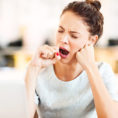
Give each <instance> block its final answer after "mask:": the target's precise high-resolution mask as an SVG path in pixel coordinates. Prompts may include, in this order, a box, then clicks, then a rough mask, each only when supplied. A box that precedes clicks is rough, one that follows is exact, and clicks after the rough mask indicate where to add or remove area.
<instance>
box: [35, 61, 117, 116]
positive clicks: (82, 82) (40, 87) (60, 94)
mask: <svg viewBox="0 0 118 118" xmlns="http://www.w3.org/2000/svg"><path fill="white" fill-rule="evenodd" d="M97 65H98V68H99V72H100V74H101V77H102V79H103V81H104V84H105V86H106V88H107V89H108V91H109V93H110V95H111V96H112V98H113V100H116V101H118V93H117V92H118V88H117V86H116V82H115V76H114V73H113V72H112V69H111V67H110V66H109V65H108V64H106V63H102V62H101V63H98V64H97ZM36 93H37V95H38V96H35V102H36V104H38V109H37V110H38V114H39V118H97V113H96V110H95V106H94V100H93V95H92V91H91V88H90V84H89V80H88V77H87V74H86V72H85V71H83V72H82V73H81V74H80V75H79V76H78V77H77V78H75V79H74V80H72V81H68V82H64V81H61V80H59V79H58V78H57V77H56V75H55V72H54V69H53V65H51V66H49V67H48V68H46V69H44V70H43V71H42V72H41V73H40V75H39V77H38V79H37V85H36Z"/></svg>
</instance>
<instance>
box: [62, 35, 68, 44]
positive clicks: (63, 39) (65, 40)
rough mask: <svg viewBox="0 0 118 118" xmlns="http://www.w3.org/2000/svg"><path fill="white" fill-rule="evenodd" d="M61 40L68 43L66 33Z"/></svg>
mask: <svg viewBox="0 0 118 118" xmlns="http://www.w3.org/2000/svg"><path fill="white" fill-rule="evenodd" d="M62 42H63V43H64V44H68V35H65V36H64V37H63V38H62Z"/></svg>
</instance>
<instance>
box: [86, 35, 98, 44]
mask: <svg viewBox="0 0 118 118" xmlns="http://www.w3.org/2000/svg"><path fill="white" fill-rule="evenodd" d="M97 40H98V35H94V36H90V38H89V42H88V44H89V45H95V44H96V42H97Z"/></svg>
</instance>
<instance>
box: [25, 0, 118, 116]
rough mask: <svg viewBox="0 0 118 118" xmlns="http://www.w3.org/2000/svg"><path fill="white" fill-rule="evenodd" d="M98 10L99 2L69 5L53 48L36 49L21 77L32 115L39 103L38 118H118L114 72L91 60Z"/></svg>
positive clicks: (99, 29)
mask: <svg viewBox="0 0 118 118" xmlns="http://www.w3.org/2000/svg"><path fill="white" fill-rule="evenodd" d="M100 8H101V4H100V2H99V1H90V0H87V1H82V2H78V1H75V2H72V3H70V4H69V5H67V6H66V7H65V9H64V10H63V12H62V14H61V17H60V23H59V27H58V31H57V34H56V46H55V47H51V46H46V45H45V46H41V47H40V48H39V49H38V50H37V52H36V54H35V56H34V57H33V59H32V61H31V62H30V64H29V66H28V69H27V74H26V78H25V82H26V88H27V93H28V100H29V108H30V117H31V118H33V116H34V113H35V111H36V108H37V107H38V114H39V116H40V118H72V117H73V118H96V117H98V118H117V116H118V115H117V113H118V103H117V102H116V101H118V96H117V90H118V89H117V88H116V85H115V83H114V74H113V72H112V70H111V68H110V67H109V65H108V64H105V63H98V62H96V61H95V58H94V49H93V46H94V45H95V44H96V42H97V41H98V39H99V38H100V37H101V35H102V32H103V16H102V14H101V12H100ZM35 93H36V94H37V97H38V99H35V101H34V96H35V98H37V97H36V95H35ZM36 104H37V105H38V106H37V105H36Z"/></svg>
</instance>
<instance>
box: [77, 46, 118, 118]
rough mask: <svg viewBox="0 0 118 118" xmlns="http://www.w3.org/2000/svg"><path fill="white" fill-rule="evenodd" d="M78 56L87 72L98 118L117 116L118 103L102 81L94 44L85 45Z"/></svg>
mask: <svg viewBox="0 0 118 118" xmlns="http://www.w3.org/2000/svg"><path fill="white" fill-rule="evenodd" d="M76 57H77V60H78V62H79V63H80V64H81V66H82V67H83V69H84V70H85V71H86V72H87V75H88V79H89V82H90V85H91V89H92V93H93V97H94V103H95V107H96V111H97V115H98V118H117V117H118V103H117V102H114V101H113V100H112V97H111V96H110V94H109V93H108V90H107V89H106V87H105V85H104V83H103V81H102V78H101V76H100V73H99V71H98V68H97V66H96V64H95V59H94V49H93V46H85V47H84V48H83V49H82V50H81V51H79V52H77V55H76Z"/></svg>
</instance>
